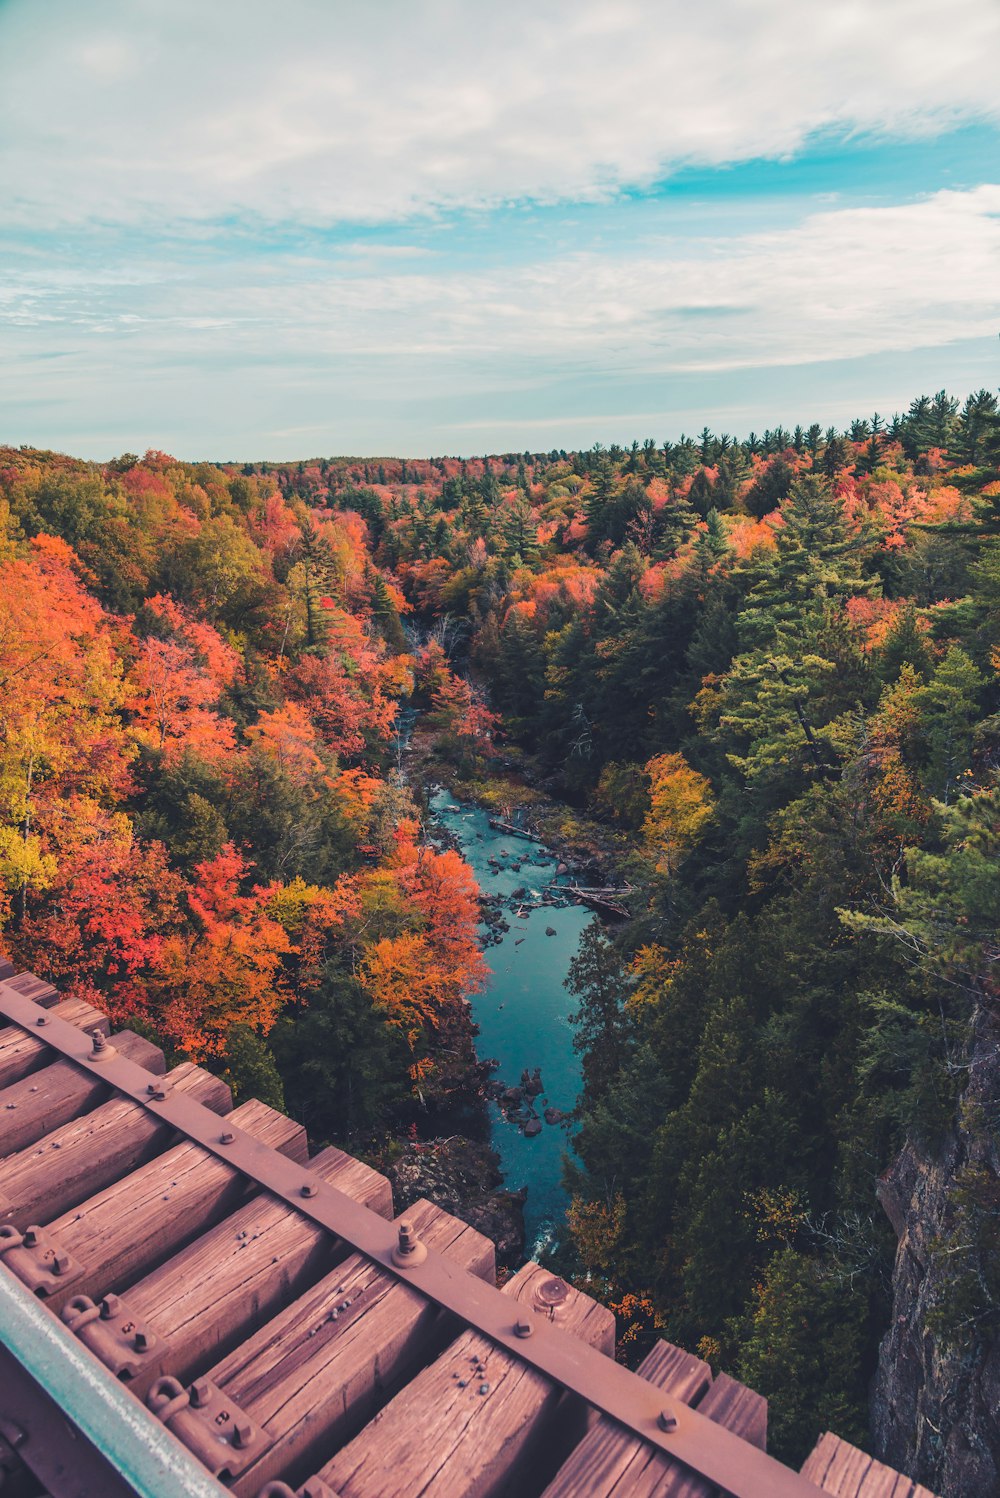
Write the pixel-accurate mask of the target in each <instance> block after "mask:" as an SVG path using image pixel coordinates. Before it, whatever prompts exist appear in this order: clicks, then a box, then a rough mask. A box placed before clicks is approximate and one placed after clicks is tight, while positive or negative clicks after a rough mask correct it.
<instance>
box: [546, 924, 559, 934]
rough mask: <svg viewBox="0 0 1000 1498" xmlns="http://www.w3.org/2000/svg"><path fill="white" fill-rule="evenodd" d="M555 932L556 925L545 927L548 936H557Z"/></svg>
mask: <svg viewBox="0 0 1000 1498" xmlns="http://www.w3.org/2000/svg"><path fill="white" fill-rule="evenodd" d="M555 934H556V928H555V926H546V928H545V935H546V936H555Z"/></svg>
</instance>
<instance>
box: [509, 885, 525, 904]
mask: <svg viewBox="0 0 1000 1498" xmlns="http://www.w3.org/2000/svg"><path fill="white" fill-rule="evenodd" d="M527 898H528V891H527V890H526V889H525V887H524V885H523V884H519V885H518V887H517V889H516V890H514V892H513V894H512V895H511V899H512V900H526V899H527Z"/></svg>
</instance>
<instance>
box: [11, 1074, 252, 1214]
mask: <svg viewBox="0 0 1000 1498" xmlns="http://www.w3.org/2000/svg"><path fill="white" fill-rule="evenodd" d="M41 1075H42V1076H44V1075H45V1073H44V1072H43V1073H42V1074H41ZM170 1080H171V1087H172V1089H173V1090H174V1091H176V1092H178V1093H184V1094H185V1095H187V1096H188V1097H193V1098H195V1099H196V1101H198V1102H200V1103H204V1104H205V1106H206V1107H207V1108H211V1109H213V1111H214V1112H216V1113H227V1112H229V1110H230V1108H231V1107H232V1098H231V1096H230V1092H229V1089H228V1087H227V1086H226V1084H225V1083H224V1082H223V1081H221V1080H220V1078H219V1077H213V1076H212V1075H211V1073H210V1072H207V1071H203V1070H202V1068H201V1067H200V1066H192V1065H191V1064H190V1063H189V1062H187V1063H185V1064H184V1065H182V1066H178V1067H177V1068H176V1069H175V1070H174V1071H173V1072H171V1074H170ZM176 1137H177V1135H176V1130H175V1129H173V1128H172V1127H171V1125H170V1124H169V1123H167V1122H165V1120H163V1119H162V1118H159V1117H158V1116H157V1115H156V1114H155V1113H151V1112H150V1111H149V1109H148V1108H144V1107H143V1106H142V1104H141V1103H134V1102H132V1100H131V1099H125V1098H121V1097H116V1098H114V1099H113V1100H112V1101H111V1102H108V1103H101V1105H100V1106H99V1107H97V1108H95V1109H93V1111H92V1112H90V1113H84V1114H83V1116H82V1117H80V1118H74V1119H72V1120H71V1121H70V1122H69V1123H66V1124H63V1125H62V1127H61V1128H58V1129H54V1130H53V1132H52V1133H51V1134H46V1135H45V1136H44V1137H43V1138H42V1139H40V1140H37V1141H36V1142H35V1143H34V1144H32V1145H29V1147H28V1148H27V1149H24V1150H19V1151H18V1152H17V1153H16V1154H13V1155H8V1156H7V1157H6V1158H5V1159H3V1160H0V1222H11V1223H13V1224H14V1225H15V1227H18V1228H20V1229H21V1230H22V1231H23V1230H24V1228H26V1227H27V1226H28V1224H29V1223H33V1222H34V1223H45V1222H51V1220H52V1219H53V1217H57V1216H58V1215H59V1214H60V1213H61V1212H65V1211H66V1210H67V1209H68V1208H70V1207H73V1206H75V1205H76V1204H77V1202H82V1201H84V1200H85V1199H86V1198H87V1197H89V1196H93V1194H94V1192H95V1191H98V1190H100V1189H101V1187H103V1186H110V1185H111V1184H112V1183H113V1182H114V1181H117V1180H118V1179H119V1178H120V1177H122V1176H126V1175H127V1174H128V1173H129V1171H131V1170H135V1168H136V1167H137V1166H139V1165H141V1164H142V1163H143V1162H144V1161H146V1160H149V1159H151V1158H152V1157H153V1156H154V1155H156V1154H158V1153H159V1151H160V1150H162V1149H165V1148H166V1147H167V1145H168V1144H169V1143H170V1142H171V1141H172V1140H174V1139H175V1138H176Z"/></svg>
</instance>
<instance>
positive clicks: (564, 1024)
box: [430, 790, 594, 1257]
mask: <svg viewBox="0 0 1000 1498" xmlns="http://www.w3.org/2000/svg"><path fill="white" fill-rule="evenodd" d="M430 805H431V811H432V813H433V815H434V817H435V819H436V820H437V822H438V823H439V825H440V826H441V827H442V828H443V829H445V830H447V831H448V832H449V833H450V834H451V835H452V836H453V837H455V838H456V839H457V842H458V844H459V846H460V848H461V852H462V855H463V857H464V858H465V859H466V861H467V862H468V863H469V864H470V865H471V867H472V869H473V870H474V872H475V875H476V878H477V879H478V881H479V886H480V889H481V890H482V892H483V894H486V895H501V896H502V897H503V898H504V902H505V904H504V910H503V916H504V919H505V920H506V921H508V922H509V923H510V930H509V931H507V932H505V933H504V935H503V937H502V940H501V941H500V942H499V944H498V945H496V946H491V947H488V948H487V949H486V961H487V962H488V963H489V966H490V968H491V970H492V974H493V976H492V978H491V980H490V984H489V987H488V988H487V989H486V990H485V992H483V993H481V994H478V995H476V996H474V997H473V1000H472V1010H473V1016H474V1018H475V1021H476V1024H477V1025H478V1026H479V1032H480V1033H479V1038H478V1040H477V1041H476V1049H477V1051H478V1053H479V1055H480V1056H481V1057H483V1058H484V1059H485V1058H486V1057H487V1056H496V1057H497V1058H498V1059H499V1061H500V1067H499V1071H498V1073H497V1075H498V1076H499V1077H500V1078H501V1079H502V1080H503V1081H504V1082H505V1083H506V1084H507V1085H508V1086H517V1085H518V1083H519V1082H520V1079H521V1072H522V1071H523V1070H524V1068H525V1067H527V1068H528V1070H529V1071H533V1070H534V1068H535V1067H536V1066H539V1067H541V1071H542V1082H543V1083H544V1090H543V1092H542V1094H541V1098H539V1099H536V1108H537V1111H538V1114H539V1117H541V1115H542V1099H545V1100H547V1102H548V1104H549V1105H550V1106H552V1107H555V1108H562V1109H563V1110H566V1109H569V1108H572V1107H573V1106H574V1104H575V1103H576V1100H577V1095H578V1093H579V1091H580V1058H579V1056H578V1055H577V1053H576V1052H575V1051H574V1050H573V1027H572V1026H571V1025H570V1023H569V1015H570V1014H571V1013H572V1011H573V1010H574V1009H575V1008H576V1002H577V1001H576V1000H575V998H574V997H573V996H572V995H571V994H569V993H568V992H567V990H566V988H565V987H564V986H563V984H564V979H565V977H566V974H567V972H568V970H569V964H570V961H571V959H572V958H573V956H574V955H575V953H576V950H577V946H578V944H579V941H580V935H581V932H582V931H583V930H584V927H585V926H587V925H588V924H589V922H590V921H592V920H593V919H594V917H593V916H592V915H591V913H590V912H589V911H588V910H586V909H583V908H581V907H580V906H578V905H569V906H567V907H566V909H564V910H560V909H552V908H551V907H544V906H543V907H542V908H541V909H540V910H532V911H529V912H527V913H526V914H525V915H524V916H523V917H521V916H518V915H516V914H514V913H513V912H512V911H511V909H510V908H509V906H510V897H511V896H512V895H513V893H514V891H515V890H516V889H520V888H521V887H522V886H523V887H524V888H525V889H526V890H527V891H528V899H529V901H533V900H536V899H537V898H538V897H539V896H540V894H541V892H542V891H543V890H544V889H545V887H546V885H548V884H550V883H552V882H553V881H554V880H555V879H556V868H557V864H558V860H557V859H556V858H555V857H554V856H553V855H552V854H551V853H550V852H549V851H548V849H546V848H544V847H542V846H540V845H539V844H538V843H530V842H527V841H526V840H525V839H524V838H519V837H511V836H510V835H509V834H506V833H503V832H498V831H495V830H494V829H493V828H492V827H491V826H490V825H489V818H488V815H487V813H486V812H485V811H483V810H481V809H480V808H479V807H475V806H468V805H464V804H462V803H460V802H457V801H455V800H454V799H453V798H452V796H451V795H449V793H448V792H447V791H443V790H439V791H435V792H434V794H433V795H432V797H431V802H430ZM491 858H493V859H495V860H496V863H497V864H499V867H496V866H494V865H491V864H490V862H489V860H490V859H491ZM515 863H519V864H520V865H521V867H520V871H517V870H515V869H514V867H513V865H514V864H515ZM547 927H551V928H553V929H554V930H555V935H554V936H546V934H545V932H546V928H547ZM489 1107H490V1115H491V1120H490V1121H491V1128H492V1143H493V1148H494V1149H495V1150H496V1151H497V1153H498V1154H499V1156H500V1165H501V1169H502V1170H503V1172H504V1176H505V1177H506V1184H507V1186H508V1187H509V1188H510V1189H511V1190H515V1189H517V1188H518V1187H520V1186H527V1188H528V1199H527V1202H526V1203H525V1214H524V1215H525V1229H526V1235H527V1244H526V1251H527V1253H528V1256H529V1257H530V1256H532V1255H533V1254H534V1253H535V1252H536V1251H537V1250H538V1249H539V1248H540V1247H543V1246H544V1245H545V1244H547V1243H551V1242H553V1241H558V1240H560V1239H561V1238H562V1236H563V1223H564V1218H565V1211H566V1202H567V1198H566V1193H565V1191H564V1190H563V1186H562V1180H561V1172H562V1156H563V1154H564V1153H566V1152H567V1150H568V1149H569V1135H568V1133H567V1129H566V1126H565V1125H559V1124H555V1125H553V1124H543V1126H542V1132H541V1134H538V1135H536V1136H535V1138H533V1139H528V1138H526V1137H525V1135H523V1134H522V1133H521V1132H520V1130H519V1129H518V1127H517V1125H516V1124H513V1123H508V1122H506V1120H505V1119H504V1117H503V1114H502V1113H501V1111H500V1109H499V1108H498V1107H497V1105H496V1104H495V1103H490V1105H489Z"/></svg>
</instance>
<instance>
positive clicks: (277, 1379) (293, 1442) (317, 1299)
mask: <svg viewBox="0 0 1000 1498" xmlns="http://www.w3.org/2000/svg"><path fill="white" fill-rule="evenodd" d="M406 1219H407V1221H411V1222H413V1223H414V1224H415V1226H416V1228H417V1230H418V1232H419V1234H420V1236H421V1238H422V1239H423V1240H424V1241H425V1242H426V1244H427V1245H428V1247H429V1248H435V1249H437V1250H438V1251H439V1252H441V1253H443V1254H446V1255H447V1257H448V1258H449V1259H450V1260H451V1261H452V1262H453V1263H454V1264H455V1267H456V1269H457V1270H462V1271H465V1272H468V1273H472V1274H476V1275H478V1276H479V1277H480V1278H482V1279H487V1280H490V1281H492V1280H493V1278H494V1275H495V1260H494V1250H493V1244H492V1243H491V1242H490V1241H489V1239H488V1238H484V1237H483V1236H482V1234H481V1233H477V1232H476V1231H475V1229H474V1228H470V1227H468V1226H467V1225H466V1224H465V1223H464V1222H459V1220H458V1219H457V1218H456V1217H452V1216H450V1214H449V1213H447V1212H442V1211H441V1210H440V1209H439V1208H438V1207H434V1206H432V1205H431V1203H430V1202H426V1201H421V1202H416V1203H415V1204H414V1205H413V1206H412V1207H410V1208H408V1210H407V1212H406ZM453 1330H454V1322H453V1321H451V1320H450V1318H444V1317H442V1316H441V1313H440V1312H439V1311H438V1309H437V1307H436V1306H435V1305H434V1304H433V1303H432V1302H431V1301H429V1300H427V1299H426V1297H424V1296H423V1295H421V1294H419V1292H418V1291H416V1290H412V1289H410V1287H409V1286H408V1285H406V1284H404V1283H403V1282H402V1281H401V1280H400V1279H399V1278H397V1276H396V1275H394V1274H392V1273H390V1272H389V1271H388V1270H385V1269H382V1268H381V1267H380V1266H378V1265H376V1264H373V1263H372V1262H371V1260H369V1259H366V1258H364V1257H363V1256H362V1255H361V1254H352V1255H351V1256H350V1257H349V1258H348V1259H345V1261H344V1262H343V1264H341V1265H339V1267H338V1268H337V1269H336V1270H334V1271H333V1273H331V1274H328V1275H326V1276H325V1277H324V1279H322V1280H321V1281H320V1282H319V1283H318V1284H317V1285H315V1286H313V1288H312V1289H311V1290H309V1291H307V1293H306V1294H305V1295H302V1296H300V1297H299V1299H298V1300H296V1301H294V1302H293V1304H292V1305H290V1306H289V1307H288V1309H287V1310H285V1311H283V1312H281V1314H280V1315H279V1316H277V1317H276V1318H275V1319H274V1320H273V1321H270V1322H268V1323H267V1325H266V1326H264V1327H262V1328H261V1330H260V1331H259V1332H257V1333H256V1334H255V1335H254V1336H252V1337H251V1338H249V1340H248V1341H246V1342H245V1343H244V1344H243V1345H242V1346H241V1347H239V1348H238V1349H237V1350H236V1351H235V1352H233V1353H231V1354H230V1355H229V1356H228V1357H227V1358H225V1359H224V1360H223V1361H222V1362H221V1363H218V1364H216V1366H215V1367H214V1368H213V1369H210V1370H209V1372H208V1374H207V1377H209V1378H210V1379H212V1381H213V1382H214V1383H216V1384H218V1385H219V1387H220V1388H221V1389H223V1390H224V1392H225V1393H226V1394H227V1395H228V1396H229V1397H230V1398H231V1399H234V1400H235V1401H236V1403H237V1404H238V1405H239V1406H240V1408H241V1409H242V1410H243V1411H244V1412H245V1414H246V1415H248V1416H249V1418H250V1419H251V1420H252V1421H254V1423H255V1424H257V1425H259V1426H262V1427H263V1428H264V1429H265V1431H266V1432H267V1434H268V1435H269V1436H270V1438H271V1441H272V1445H271V1447H270V1449H269V1450H267V1451H265V1452H264V1453H263V1454H262V1455H261V1457H259V1458H258V1460H257V1461H256V1462H255V1463H254V1464H253V1466H251V1467H250V1468H248V1469H247V1471H246V1472H244V1473H243V1474H242V1475H241V1476H240V1477H238V1478H237V1479H235V1481H233V1482H232V1484H231V1486H232V1487H233V1488H234V1490H235V1492H236V1493H238V1494H240V1495H243V1498H256V1494H257V1493H258V1492H259V1490H260V1488H261V1486H262V1485H263V1484H264V1483H266V1482H268V1481H270V1480H271V1479H273V1478H277V1477H283V1478H284V1479H285V1480H286V1481H288V1480H290V1478H289V1474H290V1473H297V1474H298V1476H296V1477H295V1479H294V1480H295V1481H298V1480H299V1477H301V1476H305V1475H307V1474H308V1472H309V1470H310V1468H314V1467H315V1466H316V1464H317V1463H318V1462H319V1461H322V1460H323V1459H324V1458H325V1456H326V1455H327V1454H328V1453H329V1451H330V1450H331V1448H332V1447H333V1446H334V1444H336V1443H337V1442H338V1441H342V1440H344V1439H346V1438H347V1437H348V1436H350V1435H352V1434H353V1433H354V1431H355V1430H357V1429H358V1428H359V1427H360V1425H361V1424H362V1423H363V1422H364V1421H365V1420H367V1419H369V1418H370V1416H371V1415H372V1414H374V1413H375V1410H376V1408H377V1406H378V1404H380V1403H381V1402H382V1401H383V1400H384V1399H385V1397H386V1394H385V1391H386V1386H387V1385H388V1386H393V1385H398V1383H399V1381H400V1380H401V1379H402V1378H403V1377H404V1376H405V1375H407V1374H408V1373H409V1372H410V1371H411V1370H412V1369H413V1368H414V1367H417V1366H419V1365H420V1364H421V1363H422V1362H424V1361H425V1360H426V1359H427V1357H429V1356H433V1355H434V1353H436V1352H437V1351H438V1349H439V1348H440V1347H441V1346H442V1345H443V1343H444V1341H445V1340H446V1339H447V1337H448V1336H449V1335H451V1334H452V1333H453ZM410 1491H413V1492H415V1491H417V1489H416V1488H413V1489H411V1490H410Z"/></svg>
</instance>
